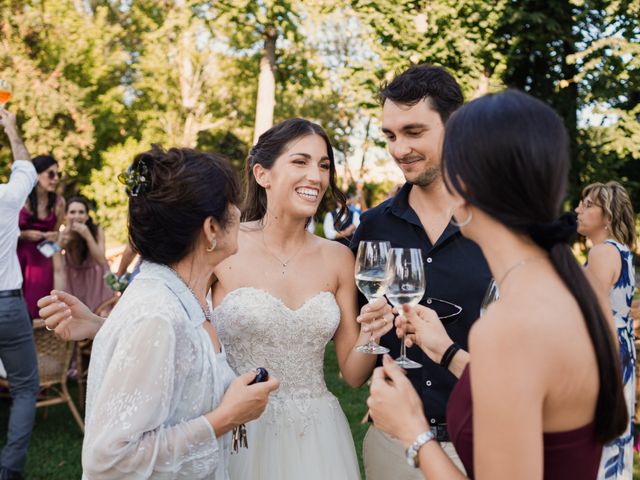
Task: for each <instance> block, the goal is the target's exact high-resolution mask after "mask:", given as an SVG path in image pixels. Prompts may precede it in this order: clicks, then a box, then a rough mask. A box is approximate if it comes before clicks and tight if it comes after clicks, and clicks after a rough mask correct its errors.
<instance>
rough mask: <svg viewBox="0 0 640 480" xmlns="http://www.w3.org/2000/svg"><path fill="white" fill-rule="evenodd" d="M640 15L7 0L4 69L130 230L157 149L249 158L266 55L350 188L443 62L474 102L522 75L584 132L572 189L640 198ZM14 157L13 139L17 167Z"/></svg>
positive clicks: (120, 228) (23, 104)
mask: <svg viewBox="0 0 640 480" xmlns="http://www.w3.org/2000/svg"><path fill="white" fill-rule="evenodd" d="M639 17H640V5H639V4H638V2H637V1H633V0H558V1H554V2H541V1H539V0H511V1H507V0H495V1H493V2H486V1H482V0H437V1H426V0H377V1H375V2H372V1H368V0H308V1H304V2H302V1H299V0H257V1H255V0H233V1H232V0H219V1H218V0H216V1H212V0H136V1H130V0H73V1H71V0H69V1H64V2H61V1H58V0H21V1H16V0H0V78H7V79H9V80H11V81H12V83H13V85H14V97H13V99H12V101H11V103H10V104H9V105H10V108H12V109H13V110H14V111H17V113H18V117H19V120H20V122H21V125H20V127H21V129H22V132H23V133H24V137H25V139H26V141H27V146H28V147H29V149H30V150H31V152H32V153H33V154H38V153H46V152H52V153H53V154H54V155H55V156H56V158H58V159H59V160H60V162H61V165H62V168H63V170H64V172H65V179H64V181H63V183H64V186H65V190H66V192H67V193H72V192H73V193H75V192H78V191H81V192H82V193H84V194H85V195H87V196H88V197H89V198H90V199H91V200H93V201H94V202H95V203H96V206H97V215H98V219H99V221H100V222H101V223H102V224H103V226H104V227H105V228H107V231H108V233H109V235H110V237H111V238H115V239H117V240H119V241H122V240H124V239H125V237H126V231H125V219H126V197H125V196H124V193H123V191H122V187H121V186H120V185H119V184H118V183H117V182H116V181H115V177H116V176H117V174H118V173H120V172H121V171H123V170H125V169H126V167H127V165H128V164H129V162H130V161H131V159H132V158H133V156H134V155H135V154H136V153H138V152H139V151H141V150H142V149H145V148H148V147H149V146H150V145H151V144H152V143H159V144H162V145H164V146H173V145H180V146H188V147H195V148H201V149H208V150H215V151H218V152H220V153H223V154H226V155H227V156H229V157H230V158H231V160H232V162H233V163H234V165H235V166H236V167H237V168H238V169H242V167H243V164H244V159H245V157H246V154H247V151H248V150H249V147H250V145H251V144H252V142H253V136H254V131H255V130H257V129H258V128H257V127H256V121H257V115H256V110H257V106H258V105H259V104H260V101H258V96H259V93H258V92H259V81H258V79H259V76H260V72H261V61H262V62H263V67H264V65H265V63H264V62H265V59H266V61H267V63H266V66H267V68H266V70H265V69H264V68H263V69H262V72H263V73H264V72H265V71H266V73H268V74H269V75H271V77H272V78H271V80H272V81H273V82H275V83H274V84H273V88H272V90H268V91H267V94H264V95H262V96H263V97H265V98H267V97H268V101H267V102H266V103H265V105H266V110H267V111H269V110H270V111H271V112H272V116H273V119H272V120H271V119H268V123H270V122H272V121H274V122H277V121H281V120H283V119H285V118H289V117H292V116H302V117H305V118H309V119H311V120H314V121H316V122H319V123H320V124H322V125H323V127H325V129H326V130H327V132H328V134H329V136H330V138H331V139H332V142H333V145H334V147H335V149H336V151H337V159H338V161H339V162H344V166H345V169H344V172H345V175H344V179H343V181H344V183H343V186H344V187H345V188H346V187H347V186H348V185H350V184H353V183H355V182H356V181H360V180H362V179H364V178H367V172H368V171H369V170H370V169H371V168H373V167H374V165H375V161H378V160H379V159H380V158H381V155H380V148H379V147H380V146H382V145H383V142H381V139H380V138H379V134H378V130H379V111H380V109H379V106H378V104H377V101H376V95H377V92H378V89H379V87H380V85H381V83H383V82H384V81H388V80H390V79H391V78H392V77H393V76H394V75H395V74H397V73H398V72H400V71H402V70H404V69H405V68H406V67H408V66H409V65H410V64H411V63H421V62H431V63H436V64H441V65H443V66H445V67H447V68H448V69H450V71H451V72H452V73H453V74H454V76H455V77H456V78H458V79H459V81H460V82H461V85H462V88H463V91H464V94H465V97H466V98H468V99H471V98H474V97H476V96H478V95H481V94H483V93H485V92H489V91H495V90H498V89H502V88H504V87H505V86H514V87H517V88H521V89H524V90H526V91H528V92H530V93H532V94H533V95H535V96H537V97H539V98H542V99H544V100H545V101H547V102H549V103H550V104H551V105H553V106H554V107H555V108H556V109H557V111H558V112H559V113H560V114H561V115H562V116H563V118H564V119H565V122H566V124H567V127H568V130H569V132H570V135H571V139H572V157H573V170H572V177H571V182H572V199H573V200H575V198H576V195H577V192H578V191H579V187H580V185H581V184H584V183H586V182H590V181H594V180H607V179H610V178H616V179H619V180H622V181H623V182H625V184H626V185H627V186H629V187H630V188H631V190H632V194H633V196H634V197H635V199H636V201H640V181H639V179H640V167H639V165H640V163H639V162H638V159H639V157H640V147H639V145H640V141H639V140H640V127H639V121H638V119H639V118H640V106H639V104H640V93H639V92H640V84H639V82H640V75H638V69H639V67H640V65H639V60H638V59H639V58H640V55H639V53H640V51H639V48H640V46H639V38H638V37H639V35H640V29H639V28H638V24H639V20H640V18H639ZM270 42H271V43H270ZM269 45H271V46H270V47H269V48H272V47H273V48H272V51H271V53H270V54H269V55H267V53H268V52H267V50H268V49H267V46H269ZM270 102H275V105H273V103H270ZM267 117H268V116H267ZM261 128H264V127H261ZM349 158H350V159H351V162H349V163H347V162H346V159H349ZM8 161H9V150H8V148H6V147H5V148H3V149H0V176H5V177H6V174H7V173H8V168H7V164H8ZM369 190H371V191H372V192H375V195H373V197H375V198H378V197H380V196H382V193H381V192H379V191H378V190H377V189H376V188H375V187H374V186H372V187H371V188H369ZM373 197H372V198H373ZM638 207H639V205H636V208H638Z"/></svg>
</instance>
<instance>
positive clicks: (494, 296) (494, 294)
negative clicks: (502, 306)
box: [480, 278, 500, 317]
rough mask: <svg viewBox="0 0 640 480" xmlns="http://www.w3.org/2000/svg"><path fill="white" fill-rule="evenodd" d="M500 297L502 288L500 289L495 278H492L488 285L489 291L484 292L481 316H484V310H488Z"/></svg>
mask: <svg viewBox="0 0 640 480" xmlns="http://www.w3.org/2000/svg"><path fill="white" fill-rule="evenodd" d="M499 298H500V290H498V284H497V283H496V281H495V279H493V278H492V279H491V282H490V283H489V286H488V287H487V291H486V292H485V294H484V298H483V299H482V303H481V304H480V316H481V317H482V316H483V315H484V312H485V311H486V310H487V307H488V306H489V305H491V304H492V303H493V302H495V301H496V300H498V299H499Z"/></svg>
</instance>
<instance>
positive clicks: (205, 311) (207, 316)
mask: <svg viewBox="0 0 640 480" xmlns="http://www.w3.org/2000/svg"><path fill="white" fill-rule="evenodd" d="M169 270H171V271H172V272H173V273H174V274H175V275H176V277H178V278H179V279H180V281H181V282H182V283H184V286H185V287H187V288H188V289H189V291H190V292H191V295H193V298H195V299H196V302H198V305H199V306H200V308H201V309H202V313H203V314H204V318H205V319H206V320H207V321H208V322H211V309H210V308H209V305H207V306H206V308H205V307H204V306H203V305H202V303H200V300H199V299H198V296H197V295H196V292H194V291H193V288H191V287H190V286H189V284H188V283H187V282H185V281H184V279H183V278H182V277H181V276H180V275H179V274H178V272H176V271H175V270H174V269H173V268H171V267H169Z"/></svg>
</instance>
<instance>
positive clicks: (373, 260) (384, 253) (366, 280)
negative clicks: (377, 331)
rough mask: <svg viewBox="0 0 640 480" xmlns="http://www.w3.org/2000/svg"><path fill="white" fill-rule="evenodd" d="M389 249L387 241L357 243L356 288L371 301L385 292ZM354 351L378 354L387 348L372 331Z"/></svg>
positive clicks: (389, 245)
mask: <svg viewBox="0 0 640 480" xmlns="http://www.w3.org/2000/svg"><path fill="white" fill-rule="evenodd" d="M390 249H391V244H390V243H389V242H378V241H365V242H360V244H359V245H358V255H357V258H356V272H355V276H356V285H357V287H358V290H360V291H361V292H362V294H363V295H364V296H365V297H367V301H369V302H372V301H373V300H375V299H376V298H380V297H382V296H383V295H384V294H385V291H386V287H387V260H388V252H389V250H390ZM355 351H356V352H360V353H370V354H372V355H379V354H381V353H387V352H388V351H389V349H388V348H386V347H383V346H382V345H378V343H377V342H376V340H375V338H374V337H373V333H372V334H371V338H370V339H369V342H368V343H367V344H365V345H359V346H357V347H356V348H355Z"/></svg>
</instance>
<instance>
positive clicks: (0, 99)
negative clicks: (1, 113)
mask: <svg viewBox="0 0 640 480" xmlns="http://www.w3.org/2000/svg"><path fill="white" fill-rule="evenodd" d="M12 91H13V89H12V88H11V83H9V82H8V81H7V80H2V79H0V108H4V106H5V105H6V104H7V102H8V101H9V100H11V92H12Z"/></svg>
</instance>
